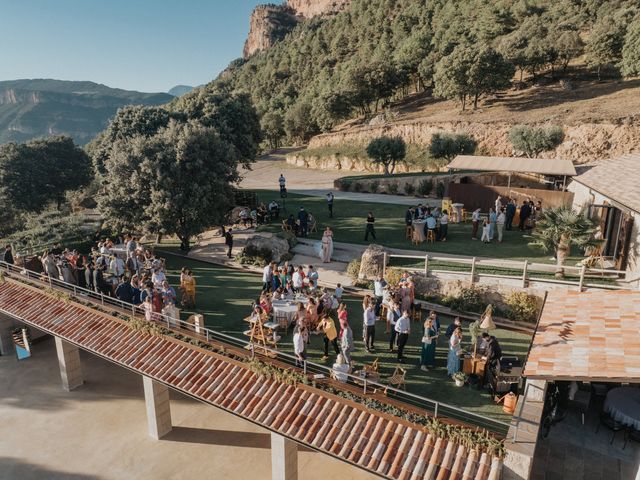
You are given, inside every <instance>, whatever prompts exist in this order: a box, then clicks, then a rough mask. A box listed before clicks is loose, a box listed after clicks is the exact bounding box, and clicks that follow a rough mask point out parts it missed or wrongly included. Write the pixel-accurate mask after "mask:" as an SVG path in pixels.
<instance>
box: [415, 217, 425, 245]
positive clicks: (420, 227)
mask: <svg viewBox="0 0 640 480" xmlns="http://www.w3.org/2000/svg"><path fill="white" fill-rule="evenodd" d="M426 224H427V222H426V220H414V221H413V223H412V226H413V238H414V239H415V240H417V241H419V242H424V241H425V240H426V237H425V236H424V226H425V225H426Z"/></svg>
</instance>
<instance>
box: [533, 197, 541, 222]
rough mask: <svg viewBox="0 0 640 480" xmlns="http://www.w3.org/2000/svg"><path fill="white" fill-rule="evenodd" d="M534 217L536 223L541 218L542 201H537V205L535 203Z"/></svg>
mask: <svg viewBox="0 0 640 480" xmlns="http://www.w3.org/2000/svg"><path fill="white" fill-rule="evenodd" d="M534 217H535V219H536V221H537V220H540V218H542V200H538V203H536V206H535V209H534Z"/></svg>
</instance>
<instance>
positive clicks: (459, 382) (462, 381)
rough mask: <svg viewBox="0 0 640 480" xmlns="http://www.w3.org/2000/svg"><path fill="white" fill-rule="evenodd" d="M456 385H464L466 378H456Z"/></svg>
mask: <svg viewBox="0 0 640 480" xmlns="http://www.w3.org/2000/svg"><path fill="white" fill-rule="evenodd" d="M455 382H456V387H464V380H457V379H456V380H455Z"/></svg>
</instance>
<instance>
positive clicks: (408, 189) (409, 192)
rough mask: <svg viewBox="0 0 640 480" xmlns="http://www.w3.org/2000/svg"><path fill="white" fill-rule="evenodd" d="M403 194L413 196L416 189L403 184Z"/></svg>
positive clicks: (411, 185)
mask: <svg viewBox="0 0 640 480" xmlns="http://www.w3.org/2000/svg"><path fill="white" fill-rule="evenodd" d="M404 193H406V194H407V195H413V194H414V193H416V187H414V186H413V183H405V184H404Z"/></svg>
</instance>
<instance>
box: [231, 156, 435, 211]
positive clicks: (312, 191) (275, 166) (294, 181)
mask: <svg viewBox="0 0 640 480" xmlns="http://www.w3.org/2000/svg"><path fill="white" fill-rule="evenodd" d="M287 151H289V150H281V151H279V152H278V153H274V154H272V155H266V156H264V157H261V158H260V159H258V161H257V162H255V163H254V164H253V166H252V169H251V170H245V169H243V170H242V171H241V172H240V173H241V175H242V176H243V177H244V178H243V180H242V182H241V183H240V186H241V187H242V188H247V189H256V190H257V189H265V188H266V189H269V190H278V188H279V186H278V179H279V178H280V174H281V173H282V174H283V175H284V177H285V178H286V180H287V191H289V192H290V193H298V194H301V195H309V196H311V197H324V196H325V195H326V194H327V192H329V191H332V192H333V194H334V196H335V198H336V199H337V200H353V201H357V202H370V203H392V204H396V205H417V204H418V203H423V204H426V205H431V206H437V205H440V204H441V203H442V202H441V201H440V200H438V199H423V198H416V197H405V196H403V195H383V194H374V193H356V192H341V191H340V190H336V189H335V188H334V187H333V182H334V180H336V179H338V178H341V177H346V176H348V175H352V174H360V173H361V172H345V171H344V170H315V169H309V168H301V167H296V166H293V165H289V164H288V163H287V162H286V161H285V155H286V153H287Z"/></svg>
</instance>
